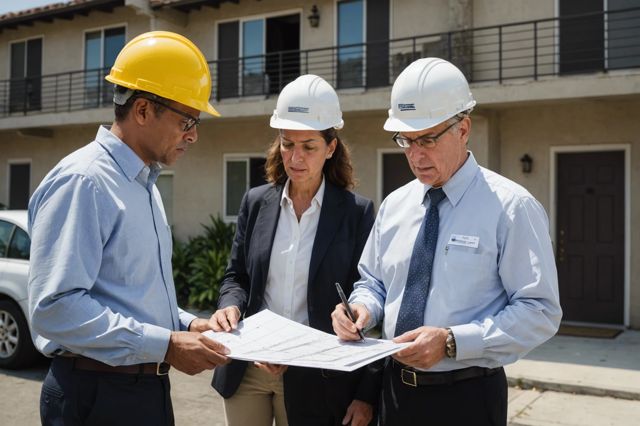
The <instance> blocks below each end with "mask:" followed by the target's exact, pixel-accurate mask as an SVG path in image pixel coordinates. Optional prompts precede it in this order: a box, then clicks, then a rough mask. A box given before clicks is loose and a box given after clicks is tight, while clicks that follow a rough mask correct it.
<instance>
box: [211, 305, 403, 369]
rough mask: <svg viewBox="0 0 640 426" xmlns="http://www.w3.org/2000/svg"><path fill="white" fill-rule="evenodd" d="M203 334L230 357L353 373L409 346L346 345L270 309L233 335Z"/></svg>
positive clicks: (387, 342)
mask: <svg viewBox="0 0 640 426" xmlns="http://www.w3.org/2000/svg"><path fill="white" fill-rule="evenodd" d="M203 334H204V335H205V336H206V337H209V338H211V339H214V340H217V341H218V342H220V343H222V344H223V345H225V346H226V347H227V348H229V350H230V351H231V353H230V354H229V355H227V356H228V357H229V358H233V359H239V360H244V361H260V362H269V363H272V364H284V365H295V366H298V367H311V368H324V369H328V370H341V371H353V370H355V369H358V368H360V367H362V366H364V365H367V364H369V363H371V362H373V361H375V360H377V359H380V358H384V357H385V356H387V355H391V354H394V353H396V352H398V351H399V350H401V349H402V348H404V347H406V346H407V345H408V343H394V342H392V341H390V340H380V339H369V338H367V339H365V340H364V341H356V342H346V341H343V340H340V339H339V338H338V336H335V335H333V334H329V333H325V332H323V331H320V330H316V329H314V328H311V327H307V326H305V325H302V324H299V323H297V322H295V321H291V320H289V319H286V318H284V317H282V316H280V315H277V314H275V313H273V312H271V311H269V310H268V309H265V310H264V311H261V312H259V313H257V314H255V315H252V316H250V317H249V318H247V319H245V320H244V321H241V322H240V323H239V324H238V328H237V329H236V330H234V331H232V332H230V333H225V332H214V331H207V332H205V333H203Z"/></svg>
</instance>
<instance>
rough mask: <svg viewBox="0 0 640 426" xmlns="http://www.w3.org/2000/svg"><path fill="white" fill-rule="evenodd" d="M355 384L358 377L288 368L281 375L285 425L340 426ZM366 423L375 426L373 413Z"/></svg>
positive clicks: (310, 369) (314, 369)
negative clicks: (286, 423) (282, 375)
mask: <svg viewBox="0 0 640 426" xmlns="http://www.w3.org/2000/svg"><path fill="white" fill-rule="evenodd" d="M358 382H359V379H358V377H354V376H353V374H349V373H345V372H339V371H330V370H321V369H317V368H302V367H289V368H288V369H287V372H286V373H285V375H284V395H285V398H284V402H285V409H286V410H287V420H288V422H289V426H339V425H342V419H343V418H344V416H345V414H346V413H347V408H348V407H349V405H350V404H351V402H352V401H353V398H354V395H355V393H356V387H357V385H358ZM374 409H375V407H374ZM370 424H371V425H375V424H376V413H375V411H374V413H373V419H372V421H371V423H370ZM247 426H249V425H247Z"/></svg>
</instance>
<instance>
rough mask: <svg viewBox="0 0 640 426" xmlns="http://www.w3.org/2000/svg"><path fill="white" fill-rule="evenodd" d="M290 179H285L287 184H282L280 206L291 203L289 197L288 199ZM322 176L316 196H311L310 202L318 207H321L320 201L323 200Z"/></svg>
mask: <svg viewBox="0 0 640 426" xmlns="http://www.w3.org/2000/svg"><path fill="white" fill-rule="evenodd" d="M290 182H291V179H287V182H286V183H285V184H284V189H283V190H282V197H281V198H280V205H281V206H284V205H285V204H287V203H293V201H292V200H291V197H289V183H290ZM324 187H325V185H324V174H323V175H322V182H321V183H320V187H319V188H318V190H317V191H316V195H314V196H313V199H312V200H311V202H312V203H315V204H317V205H318V207H322V199H323V198H324Z"/></svg>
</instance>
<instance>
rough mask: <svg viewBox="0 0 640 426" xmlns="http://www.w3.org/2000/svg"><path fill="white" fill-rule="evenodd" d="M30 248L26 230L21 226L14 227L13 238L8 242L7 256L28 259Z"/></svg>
mask: <svg viewBox="0 0 640 426" xmlns="http://www.w3.org/2000/svg"><path fill="white" fill-rule="evenodd" d="M30 248H31V240H30V239H29V236H28V235H27V233H26V232H24V231H23V230H22V229H21V228H18V227H17V226H16V227H15V231H14V233H13V238H12V239H11V243H10V244H9V253H8V254H7V257H8V258H10V259H22V260H29V249H30Z"/></svg>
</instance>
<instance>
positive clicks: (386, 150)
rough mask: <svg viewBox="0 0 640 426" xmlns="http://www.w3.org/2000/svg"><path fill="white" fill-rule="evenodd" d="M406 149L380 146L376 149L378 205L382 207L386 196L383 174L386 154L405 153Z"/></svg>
mask: <svg viewBox="0 0 640 426" xmlns="http://www.w3.org/2000/svg"><path fill="white" fill-rule="evenodd" d="M403 153H404V149H402V148H400V147H397V148H378V149H377V150H376V205H377V206H378V208H380V204H382V201H384V196H383V194H382V191H383V186H384V181H383V179H384V176H383V171H384V170H383V169H382V166H383V160H384V155H385V154H403Z"/></svg>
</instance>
